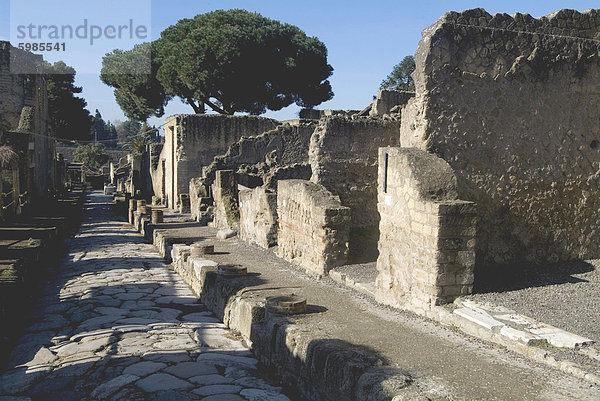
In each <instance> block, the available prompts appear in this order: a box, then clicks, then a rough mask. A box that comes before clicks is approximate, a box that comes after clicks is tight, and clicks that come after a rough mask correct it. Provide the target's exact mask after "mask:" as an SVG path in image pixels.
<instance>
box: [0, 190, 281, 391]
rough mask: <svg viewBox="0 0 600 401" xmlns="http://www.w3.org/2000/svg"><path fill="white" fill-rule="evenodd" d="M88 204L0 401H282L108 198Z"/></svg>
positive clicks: (92, 198) (96, 197) (95, 196)
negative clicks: (9, 398)
mask: <svg viewBox="0 0 600 401" xmlns="http://www.w3.org/2000/svg"><path fill="white" fill-rule="evenodd" d="M87 200H88V203H87V207H88V211H87V213H86V217H85V219H84V222H83V224H82V227H81V229H80V232H79V233H78V234H77V235H76V236H75V238H74V239H73V240H72V243H71V245H70V248H69V253H68V255H67V257H66V258H65V260H64V261H63V263H62V266H61V273H60V277H59V279H58V282H57V284H56V285H55V286H51V287H50V288H48V289H47V291H46V294H44V296H43V298H42V299H41V303H40V307H39V309H38V310H37V312H36V313H35V315H34V316H33V319H32V321H31V325H30V326H29V327H28V328H27V329H26V332H25V335H24V336H23V337H22V338H21V340H20V342H19V345H18V346H17V347H16V348H15V350H14V351H13V353H12V356H11V362H10V364H9V366H10V368H12V369H10V370H8V371H6V372H4V373H3V374H2V375H1V376H0V400H2V398H3V397H2V395H9V394H13V395H22V396H24V397H30V398H32V399H34V400H61V401H67V400H86V399H88V400H89V399H111V400H148V399H158V400H188V399H191V400H200V399H202V400H205V401H236V400H238V401H241V400H248V401H262V400H273V401H289V398H287V397H286V396H285V395H283V394H282V393H281V388H279V387H274V386H272V385H270V384H269V383H268V382H267V381H265V380H264V379H263V378H262V377H261V375H260V373H259V372H258V371H257V370H256V365H257V361H256V359H254V358H253V356H252V354H251V352H250V351H248V349H247V348H246V347H245V346H244V345H243V344H242V343H241V342H240V341H239V340H238V339H237V337H236V335H235V333H233V332H231V331H229V330H227V329H226V328H225V326H224V325H223V324H222V323H220V322H219V320H218V319H217V318H216V317H214V315H213V314H212V313H210V312H209V311H207V310H206V308H205V307H204V306H203V305H202V304H200V303H198V302H197V300H196V298H195V297H194V295H193V294H192V292H191V291H190V290H189V289H188V287H187V286H186V285H185V284H184V282H183V281H182V280H181V278H180V277H179V276H178V275H177V274H175V273H174V272H173V271H171V270H169V269H168V268H167V267H166V266H165V265H164V263H163V262H162V260H161V259H160V258H159V256H158V253H157V251H156V249H155V248H154V247H153V246H152V245H149V244H145V243H144V242H143V240H142V238H141V237H140V236H139V235H138V234H137V233H135V232H134V231H133V230H132V229H131V228H130V226H128V225H127V224H126V223H123V222H120V221H117V220H116V219H115V217H114V215H113V214H112V213H111V211H110V209H109V207H108V204H107V202H108V200H109V198H108V197H105V196H103V195H101V194H100V193H99V192H94V193H92V194H90V195H88V198H87ZM23 399H24V400H25V399H27V398H23Z"/></svg>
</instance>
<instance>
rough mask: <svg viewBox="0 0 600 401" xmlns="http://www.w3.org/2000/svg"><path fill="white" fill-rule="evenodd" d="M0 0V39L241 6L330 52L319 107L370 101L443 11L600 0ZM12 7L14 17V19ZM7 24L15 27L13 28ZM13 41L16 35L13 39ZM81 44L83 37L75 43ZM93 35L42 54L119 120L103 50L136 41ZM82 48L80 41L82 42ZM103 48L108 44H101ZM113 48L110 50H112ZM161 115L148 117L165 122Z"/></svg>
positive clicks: (543, 9)
mask: <svg viewBox="0 0 600 401" xmlns="http://www.w3.org/2000/svg"><path fill="white" fill-rule="evenodd" d="M12 4H13V6H12V7H11V1H10V0H0V39H3V40H10V38H11V34H12V35H13V36H12V37H13V38H15V36H14V35H15V25H16V21H17V20H18V21H25V20H27V19H31V20H32V21H34V22H36V23H37V24H42V23H44V24H48V25H49V24H56V25H59V24H65V21H68V23H72V24H80V23H81V21H82V20H83V19H84V18H85V19H89V21H90V24H91V23H93V21H98V20H99V21H101V22H102V23H103V24H105V25H106V24H109V23H111V24H115V25H116V24H120V23H121V22H124V23H126V22H127V21H128V20H129V19H134V20H135V22H136V23H138V24H142V25H147V26H148V28H149V32H148V35H149V36H150V38H151V39H155V38H157V37H158V36H159V35H160V32H161V31H162V30H164V29H165V28H167V27H168V26H170V25H173V24H175V23H176V22H177V21H178V20H180V19H182V18H190V17H193V16H194V15H196V14H200V13H205V12H208V11H212V10H216V9H231V8H243V9H246V10H249V11H254V12H258V13H260V14H262V15H263V16H265V17H268V18H272V19H276V20H280V21H282V22H287V23H290V24H294V25H297V26H298V27H300V28H301V29H302V30H304V31H305V32H306V33H307V34H308V35H310V36H317V37H318V38H319V39H320V40H321V41H322V42H324V43H325V45H326V46H327V49H328V52H329V57H328V60H329V64H331V65H332V66H333V68H334V72H333V75H332V77H331V78H330V81H331V84H332V87H333V91H334V93H335V96H334V97H333V99H332V100H330V101H328V102H326V103H323V104H321V105H319V106H318V108H328V109H362V108H363V107H365V106H366V105H367V104H368V103H369V102H370V101H371V99H372V97H373V95H374V94H375V93H376V91H377V89H378V87H379V84H380V83H381V81H382V80H383V79H384V78H385V77H386V75H387V74H388V73H389V72H390V71H391V69H392V67H393V66H394V65H395V64H397V63H398V62H399V61H400V60H401V59H402V58H403V57H404V56H406V55H409V54H414V52H415V50H416V49H417V45H418V42H419V39H420V38H421V31H422V30H423V29H424V28H426V27H427V26H429V25H431V24H432V23H434V22H435V21H436V20H437V19H438V18H439V17H440V16H441V15H442V14H444V12H446V11H450V10H453V11H462V10H465V9H469V8H475V7H483V8H485V9H486V10H487V11H488V12H490V13H492V14H493V13H498V12H506V13H509V14H512V13H514V12H522V13H529V14H531V15H533V16H534V17H540V16H543V15H546V14H548V13H550V12H552V11H555V10H558V9H561V8H572V9H577V10H580V11H583V10H586V9H588V8H593V7H599V6H600V4H599V3H598V0H595V1H589V0H570V1H559V0H546V1H543V2H541V1H539V0H538V1H530V0H521V1H513V0H504V1H470V0H462V1H439V0H431V1H428V0H421V1H403V0H372V1H364V0H360V1H357V0H345V1H340V0H332V1H327V0H320V1H316V0H257V1H254V0H246V1H241V0H237V1H233V0H232V1H229V0H220V1H210V0H170V1H153V0H120V1H115V0H103V1H101V2H98V1H87V0H77V1H75V0H60V1H56V0H12ZM11 10H12V12H13V15H12V17H11ZM11 22H12V23H13V27H12V28H11ZM12 42H13V45H15V43H14V42H15V40H13V41H12ZM80 42H83V41H80ZM104 42H105V43H102V40H98V42H97V43H95V44H94V45H93V46H87V48H85V49H84V48H81V49H79V48H77V49H78V50H77V51H75V49H76V47H74V46H75V45H73V46H71V50H72V51H71V54H69V55H67V54H66V53H67V52H64V53H63V54H62V55H61V54H60V53H59V52H53V54H50V52H46V53H45V55H44V58H45V59H49V60H50V61H55V60H57V59H60V58H61V56H62V58H64V59H65V61H66V62H67V64H70V65H72V66H73V67H75V69H76V70H77V71H79V73H78V74H77V77H76V83H77V85H79V86H82V87H83V88H84V91H83V94H82V96H83V97H84V98H85V99H86V101H87V103H88V108H89V109H90V111H91V112H92V113H93V112H94V110H95V109H99V110H100V112H101V113H102V116H103V117H104V119H105V120H111V121H114V120H116V119H118V120H124V119H125V117H124V115H123V113H122V112H121V110H120V109H119V107H118V105H117V104H116V102H115V101H114V96H113V93H112V89H111V88H110V87H107V86H106V85H104V84H103V83H102V82H101V81H100V79H99V77H98V72H99V70H100V67H101V66H100V62H101V58H102V55H103V54H105V53H106V52H108V51H110V50H112V48H114V44H115V43H116V44H117V46H116V47H119V48H123V49H128V48H130V47H131V46H132V44H133V43H134V42H131V41H127V40H122V41H120V42H114V41H113V42H110V41H106V40H105V41H104ZM79 46H82V44H81V43H79ZM106 46H108V47H106ZM111 46H112V48H111ZM298 110H299V109H298V107H296V106H295V105H292V106H289V107H287V108H285V109H283V110H281V111H278V112H268V113H267V114H266V116H268V117H273V118H277V119H290V118H295V116H296V113H297V112H298ZM191 112H192V109H191V108H190V107H189V106H188V105H185V104H182V103H181V102H180V101H179V100H178V99H174V100H172V101H171V103H170V104H169V105H168V106H167V109H166V113H165V115H170V114H175V113H191ZM163 120H164V117H163V118H160V119H158V118H154V119H151V120H150V122H151V123H152V124H155V125H160V124H162V122H163Z"/></svg>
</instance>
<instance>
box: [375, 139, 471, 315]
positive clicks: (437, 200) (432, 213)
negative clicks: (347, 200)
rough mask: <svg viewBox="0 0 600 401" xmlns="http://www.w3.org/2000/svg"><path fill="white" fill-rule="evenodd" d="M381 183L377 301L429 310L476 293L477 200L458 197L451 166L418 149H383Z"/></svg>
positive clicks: (417, 309) (420, 311)
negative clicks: (471, 200) (474, 281)
mask: <svg viewBox="0 0 600 401" xmlns="http://www.w3.org/2000/svg"><path fill="white" fill-rule="evenodd" d="M378 181H379V187H378V188H379V195H378V208H379V213H380V214H381V222H380V226H379V228H380V239H379V257H378V259H377V270H378V273H379V274H378V277H377V282H376V286H377V289H376V299H377V301H378V302H381V303H383V304H387V305H392V306H395V307H401V308H405V309H410V310H413V311H414V312H417V313H421V314H427V312H428V311H429V310H431V308H432V307H434V306H436V305H441V304H445V303H449V302H452V301H453V300H454V299H455V298H456V297H458V296H460V295H467V294H470V293H471V291H472V289H473V279H474V276H473V270H474V266H475V234H476V205H475V204H474V203H472V202H466V201H462V200H459V199H457V198H458V195H457V185H456V177H455V175H454V172H453V170H452V169H451V168H450V166H449V165H448V164H447V163H446V162H445V161H444V160H442V159H440V158H438V157H437V156H435V155H433V154H431V153H427V152H425V151H422V150H418V149H415V148H381V149H380V150H379V180H378Z"/></svg>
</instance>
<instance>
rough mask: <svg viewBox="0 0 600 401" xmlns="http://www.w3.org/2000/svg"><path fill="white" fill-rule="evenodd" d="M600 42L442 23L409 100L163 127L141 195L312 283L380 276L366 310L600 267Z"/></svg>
mask: <svg viewBox="0 0 600 401" xmlns="http://www.w3.org/2000/svg"><path fill="white" fill-rule="evenodd" d="M599 28H600V16H599V14H598V11H596V10H591V11H587V12H584V13H579V12H575V11H571V10H561V11H558V12H556V13H553V14H550V15H548V16H546V17H542V18H538V19H535V18H532V17H531V16H529V15H522V14H515V15H512V16H509V15H506V14H497V15H493V16H492V15H490V14H488V13H486V12H485V11H484V10H482V9H475V10H468V11H464V12H461V13H456V12H449V13H447V14H445V15H444V16H443V17H442V18H440V19H439V20H438V21H437V22H436V23H435V24H433V25H432V26H430V27H429V28H427V29H425V30H424V31H423V38H422V40H421V41H420V43H419V47H418V50H417V53H416V55H415V62H416V70H415V72H414V73H413V78H414V81H415V88H416V90H415V92H414V93H411V92H403V91H390V90H382V91H380V92H379V93H378V94H377V96H376V98H375V100H374V102H373V103H372V104H371V105H369V106H368V107H366V108H365V109H364V110H362V111H360V112H358V111H339V110H328V111H319V110H304V111H302V112H301V113H300V116H299V117H300V118H299V119H297V120H290V121H287V122H283V123H280V122H277V121H274V120H270V119H264V118H259V117H238V116H210V115H192V116H187V115H177V116H172V117H169V118H167V121H166V134H165V143H164V145H162V147H155V148H152V149H150V150H149V154H148V155H147V156H146V159H145V160H147V161H146V162H145V164H147V165H149V166H150V176H151V177H152V189H153V192H154V193H153V194H152V195H154V199H155V200H157V201H160V203H162V204H163V205H165V206H168V207H170V208H173V209H179V210H182V211H186V210H187V202H189V206H190V212H191V214H192V218H193V219H194V220H196V221H199V222H202V223H210V224H212V225H214V226H215V227H217V228H223V229H225V228H226V229H229V230H234V231H237V232H238V233H239V236H240V238H241V239H242V240H244V241H247V242H249V243H253V244H255V245H258V246H261V247H264V248H270V247H274V246H276V247H277V248H276V250H277V255H278V256H280V257H282V258H284V259H287V260H289V261H291V262H293V263H295V264H297V265H299V266H300V267H301V268H303V269H304V270H305V271H307V272H309V273H310V274H312V275H315V276H325V275H327V274H329V272H330V271H331V270H332V269H334V268H336V267H338V266H342V265H346V264H353V263H367V264H365V265H364V268H365V269H372V268H374V267H373V266H374V265H375V261H376V268H377V279H376V282H375V283H374V288H375V290H374V295H375V296H376V298H377V300H378V301H379V302H381V303H384V304H389V305H393V306H397V307H402V308H407V309H411V310H414V311H417V312H419V313H424V314H427V313H428V311H429V310H431V309H432V308H433V307H434V306H435V305H440V304H444V303H448V302H452V301H453V300H454V299H455V298H456V297H458V296H460V295H466V294H469V293H471V292H472V291H473V286H474V285H476V284H477V280H478V277H479V279H485V277H486V273H487V272H489V271H495V270H498V269H502V266H505V265H507V264H513V265H514V264H528V263H529V264H531V263H538V262H546V261H550V262H554V261H559V260H572V259H582V258H592V257H598V256H599V254H600V249H598V245H597V243H596V241H594V239H595V234H596V226H597V225H598V221H597V220H598V217H597V216H596V215H597V213H596V210H597V209H598V206H600V205H598V202H599V201H598V199H597V198H598V196H597V192H598V190H597V188H596V187H597V185H596V184H597V181H598V166H599V165H600V161H598V160H596V159H597V158H598V157H599V156H598V155H599V153H598V152H599V151H600V145H599V143H600V128H598V124H597V122H598V110H599V108H598V106H599V103H600V98H599V96H598V94H597V92H598V91H597V90H596V88H597V86H598V82H600V80H599V78H600V68H599V62H598V58H599V52H598V39H599V37H600V29H599ZM147 187H149V185H147ZM368 262H370V263H371V264H368ZM361 266H362V265H361Z"/></svg>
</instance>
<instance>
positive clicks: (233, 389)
mask: <svg viewBox="0 0 600 401" xmlns="http://www.w3.org/2000/svg"><path fill="white" fill-rule="evenodd" d="M241 389H242V387H240V386H235V385H231V384H214V385H209V386H203V387H200V388H198V389H196V390H194V391H193V393H194V394H198V395H200V396H208V395H216V394H237V393H239V392H240V390H241Z"/></svg>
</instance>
